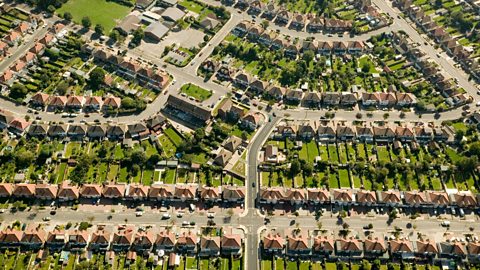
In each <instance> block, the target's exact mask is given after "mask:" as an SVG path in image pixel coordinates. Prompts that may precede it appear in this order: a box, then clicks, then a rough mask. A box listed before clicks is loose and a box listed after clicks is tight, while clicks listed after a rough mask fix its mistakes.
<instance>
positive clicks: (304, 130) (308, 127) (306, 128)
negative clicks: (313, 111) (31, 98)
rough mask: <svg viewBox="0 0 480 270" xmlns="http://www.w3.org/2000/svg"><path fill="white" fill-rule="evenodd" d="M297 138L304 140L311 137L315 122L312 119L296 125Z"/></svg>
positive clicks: (313, 133) (314, 134)
mask: <svg viewBox="0 0 480 270" xmlns="http://www.w3.org/2000/svg"><path fill="white" fill-rule="evenodd" d="M297 129H298V131H297V138H298V139H302V140H305V141H309V140H311V139H313V138H314V137H315V136H316V135H317V133H316V131H317V130H316V123H315V122H314V121H303V122H301V123H300V124H299V125H298V126H297Z"/></svg>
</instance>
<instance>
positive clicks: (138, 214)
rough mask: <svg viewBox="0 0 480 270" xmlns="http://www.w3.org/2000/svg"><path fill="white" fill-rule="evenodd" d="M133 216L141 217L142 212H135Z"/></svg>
mask: <svg viewBox="0 0 480 270" xmlns="http://www.w3.org/2000/svg"><path fill="white" fill-rule="evenodd" d="M135 216H137V217H141V216H143V212H142V211H137V212H135Z"/></svg>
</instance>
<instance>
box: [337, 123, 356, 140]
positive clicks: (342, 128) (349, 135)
mask: <svg viewBox="0 0 480 270" xmlns="http://www.w3.org/2000/svg"><path fill="white" fill-rule="evenodd" d="M335 132H336V134H337V140H341V141H351V140H353V139H355V136H356V134H355V130H354V129H353V128H352V127H351V126H348V125H345V124H344V125H340V124H338V125H337V129H336V131H335Z"/></svg>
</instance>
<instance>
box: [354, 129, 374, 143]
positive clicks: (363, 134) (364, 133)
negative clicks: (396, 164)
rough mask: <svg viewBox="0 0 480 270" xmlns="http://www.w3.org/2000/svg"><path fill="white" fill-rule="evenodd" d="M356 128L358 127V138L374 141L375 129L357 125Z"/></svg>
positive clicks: (363, 140) (369, 141)
mask: <svg viewBox="0 0 480 270" xmlns="http://www.w3.org/2000/svg"><path fill="white" fill-rule="evenodd" d="M355 129H356V133H357V139H358V140H360V141H362V142H366V143H371V142H373V130H372V128H371V127H366V126H356V127H355Z"/></svg>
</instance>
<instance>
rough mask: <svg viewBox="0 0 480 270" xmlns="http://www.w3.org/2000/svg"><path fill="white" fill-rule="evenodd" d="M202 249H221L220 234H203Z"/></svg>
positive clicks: (201, 239)
mask: <svg viewBox="0 0 480 270" xmlns="http://www.w3.org/2000/svg"><path fill="white" fill-rule="evenodd" d="M200 249H209V250H220V236H202V238H200Z"/></svg>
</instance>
